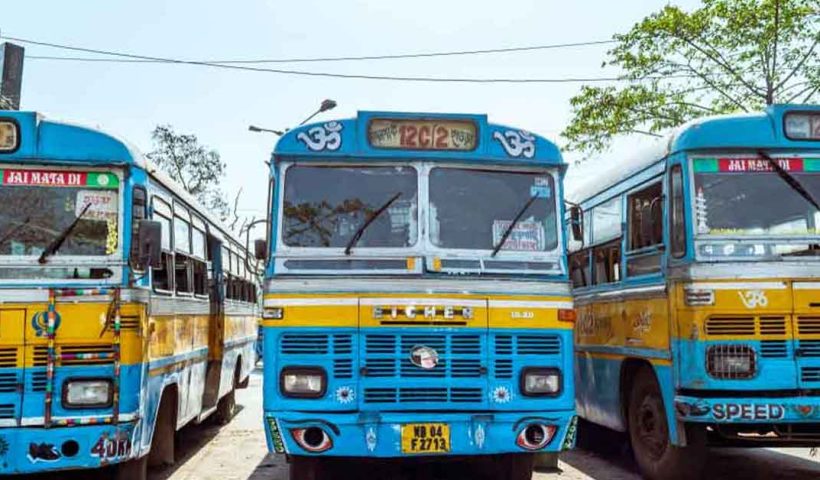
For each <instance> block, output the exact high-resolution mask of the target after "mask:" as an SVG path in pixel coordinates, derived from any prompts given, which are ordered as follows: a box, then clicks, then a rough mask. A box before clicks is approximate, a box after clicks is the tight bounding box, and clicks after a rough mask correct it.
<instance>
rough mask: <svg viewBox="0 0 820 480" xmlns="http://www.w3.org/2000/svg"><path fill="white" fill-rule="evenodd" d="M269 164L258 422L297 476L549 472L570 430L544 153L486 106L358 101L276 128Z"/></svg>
mask: <svg viewBox="0 0 820 480" xmlns="http://www.w3.org/2000/svg"><path fill="white" fill-rule="evenodd" d="M271 169H272V170H271V182H270V199H269V204H270V228H269V235H268V241H267V242H266V241H263V240H262V241H259V242H258V244H257V247H258V249H257V250H258V251H257V254H258V255H259V256H260V257H266V258H267V267H266V283H265V289H264V292H265V293H264V310H263V329H264V344H265V345H264V349H263V350H264V379H265V382H264V410H265V413H264V415H265V425H266V430H267V439H268V447H269V449H270V450H271V451H272V452H275V453H278V454H286V455H288V456H289V459H290V461H291V478H294V479H300V480H304V479H313V478H322V476H323V472H325V471H326V470H327V469H328V468H331V467H329V463H328V462H331V461H332V460H333V459H340V458H342V457H346V458H348V459H349V458H350V457H353V458H356V459H358V460H352V461H361V460H362V459H369V460H372V461H378V460H381V459H387V458H394V459H395V458H399V459H408V458H413V459H418V458H419V457H427V458H445V457H456V456H459V457H461V458H463V456H484V459H485V460H487V459H489V460H488V461H490V462H492V463H494V464H495V466H494V468H499V471H500V472H503V473H500V474H499V475H503V476H505V478H515V479H524V478H526V479H529V478H530V476H531V473H532V464H533V457H534V454H536V453H546V454H548V455H547V458H548V460H549V461H552V463H553V464H555V463H556V462H557V452H559V451H561V450H563V449H566V448H570V447H571V446H572V445H573V443H574V431H575V427H574V407H573V405H574V395H575V389H574V384H573V376H572V328H573V321H574V315H575V312H574V310H573V308H572V301H571V298H570V291H569V282H568V276H567V268H566V259H565V244H566V243H565V234H564V229H563V223H564V222H563V221H562V218H563V217H562V212H563V195H562V181H563V176H564V172H565V169H566V164H565V163H564V162H563V161H562V158H561V154H560V153H559V151H558V149H557V148H556V146H555V145H554V144H552V143H550V142H549V141H547V140H545V139H543V138H541V137H538V136H537V135H533V134H531V133H529V132H527V131H524V130H521V129H519V128H512V127H506V126H502V125H496V124H492V123H489V122H488V121H487V118H486V116H484V115H448V114H413V113H391V112H359V114H358V116H357V117H356V118H352V119H347V120H340V121H329V122H324V123H319V124H313V125H307V126H304V127H300V128H297V129H294V130H291V131H289V132H287V133H286V134H285V135H284V136H283V137H282V138H281V139H280V140H279V142H278V143H277V145H276V148H275V151H274V153H273V161H272V162H271ZM267 245H269V246H270V248H267ZM550 454H551V455H550ZM499 478H500V477H499Z"/></svg>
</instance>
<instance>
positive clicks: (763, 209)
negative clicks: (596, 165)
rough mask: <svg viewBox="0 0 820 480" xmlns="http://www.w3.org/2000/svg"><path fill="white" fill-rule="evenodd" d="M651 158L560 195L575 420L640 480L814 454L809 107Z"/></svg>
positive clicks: (737, 118) (815, 289)
mask: <svg viewBox="0 0 820 480" xmlns="http://www.w3.org/2000/svg"><path fill="white" fill-rule="evenodd" d="M659 146H660V147H661V148H660V149H658V151H656V152H653V153H652V154H649V155H646V156H643V157H638V158H636V159H635V161H633V162H627V163H625V164H618V165H616V166H615V167H616V168H615V170H613V171H611V172H607V173H608V174H601V173H600V172H599V173H598V174H597V175H596V178H595V179H592V180H591V181H589V182H587V184H585V185H582V186H580V187H579V188H578V189H577V191H575V192H574V193H573V195H572V196H573V197H575V198H571V199H572V200H577V201H578V202H579V203H580V205H579V206H578V207H573V208H572V209H571V210H570V217H571V219H572V224H573V230H574V231H573V236H574V237H575V240H583V244H582V245H581V244H580V242H576V245H574V246H573V247H572V248H571V251H572V253H571V255H570V273H571V277H572V281H573V284H574V287H575V288H574V293H575V302H576V305H577V308H578V324H577V328H576V346H575V349H576V382H577V383H576V385H577V399H578V400H577V408H578V415H579V416H580V417H582V418H583V419H585V420H588V421H590V422H593V423H595V424H599V425H604V426H606V427H609V428H612V429H615V430H620V431H628V433H629V435H630V438H631V443H632V449H633V451H634V454H635V457H636V460H637V463H638V466H639V467H640V470H641V472H642V473H643V475H644V477H646V478H649V479H684V478H687V479H688V478H697V476H698V473H699V472H700V471H701V470H702V468H703V465H704V459H705V447H706V446H707V445H714V446H743V447H752V446H777V445H780V446H818V445H820V107H818V106H805V105H776V106H772V107H769V108H767V109H766V110H765V112H760V113H755V114H746V115H731V116H724V117H712V118H705V119H702V120H697V121H694V122H691V123H689V124H686V125H684V126H683V127H681V128H680V129H678V131H677V132H675V133H674V134H673V135H672V136H671V138H670V139H669V140H668V142H664V143H663V144H662V145H659ZM582 213H583V215H582ZM582 227H583V228H582ZM586 427H587V423H586V422H582V425H581V428H580V431H579V435H580V437H579V438H581V437H583V438H584V439H585V438H587V435H586Z"/></svg>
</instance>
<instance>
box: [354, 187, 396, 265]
mask: <svg viewBox="0 0 820 480" xmlns="http://www.w3.org/2000/svg"><path fill="white" fill-rule="evenodd" d="M399 197H401V192H398V193H396V194H395V195H393V196H392V197H390V200H388V201H386V202H384V205H382V206H381V207H379V208H378V210H376V211H375V212H373V213H372V214H371V215H370V217H369V218H368V219H367V221H366V222H364V223H363V224H362V226H361V227H359V228H358V229H357V230H356V233H354V234H353V236H352V237H351V238H350V241H349V242H347V246H346V247H345V255H350V249H351V248H353V247H354V246H355V245H356V243H358V241H359V240H361V238H362V235H363V234H364V231H365V230H367V227H369V226H370V224H371V223H373V220H376V218H378V216H379V215H381V214H382V213H384V211H385V210H387V209H388V208H389V207H390V205H392V204H393V202H395V201H396V200H398V199H399Z"/></svg>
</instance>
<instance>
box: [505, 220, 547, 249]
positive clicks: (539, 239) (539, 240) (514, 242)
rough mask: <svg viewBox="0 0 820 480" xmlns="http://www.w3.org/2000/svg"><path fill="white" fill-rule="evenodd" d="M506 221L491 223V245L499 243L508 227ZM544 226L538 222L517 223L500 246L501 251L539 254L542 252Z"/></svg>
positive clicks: (508, 223)
mask: <svg viewBox="0 0 820 480" xmlns="http://www.w3.org/2000/svg"><path fill="white" fill-rule="evenodd" d="M510 223H511V222H510V221H508V220H495V221H494V222H493V245H497V244H498V242H500V241H501V236H502V235H504V231H505V230H507V228H509V226H510ZM544 244H545V241H544V226H543V225H542V224H540V223H538V222H518V224H517V225H516V226H515V228H513V230H512V232H510V236H509V237H507V240H506V241H505V242H504V245H502V246H501V250H517V251H521V252H540V251H543V250H544Z"/></svg>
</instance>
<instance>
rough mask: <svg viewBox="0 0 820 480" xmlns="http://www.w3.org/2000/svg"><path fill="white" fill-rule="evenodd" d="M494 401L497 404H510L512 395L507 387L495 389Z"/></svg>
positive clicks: (493, 393)
mask: <svg viewBox="0 0 820 480" xmlns="http://www.w3.org/2000/svg"><path fill="white" fill-rule="evenodd" d="M492 399H493V401H494V402H495V403H508V402H509V401H510V400H512V393H511V392H510V389H509V388H507V387H504V386H500V387H495V389H493V392H492Z"/></svg>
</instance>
